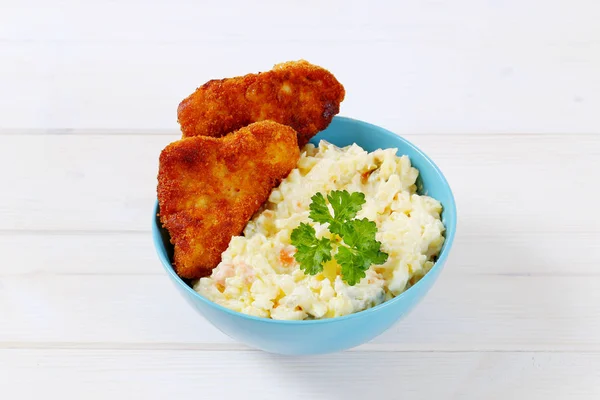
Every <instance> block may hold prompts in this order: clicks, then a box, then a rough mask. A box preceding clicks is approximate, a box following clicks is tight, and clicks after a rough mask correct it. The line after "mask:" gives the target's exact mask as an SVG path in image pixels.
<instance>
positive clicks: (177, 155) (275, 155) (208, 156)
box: [157, 121, 300, 278]
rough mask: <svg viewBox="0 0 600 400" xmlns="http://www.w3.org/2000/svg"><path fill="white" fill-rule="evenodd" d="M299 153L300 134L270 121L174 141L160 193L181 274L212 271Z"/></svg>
mask: <svg viewBox="0 0 600 400" xmlns="http://www.w3.org/2000/svg"><path fill="white" fill-rule="evenodd" d="M299 157H300V151H299V148H298V141H297V136H296V132H295V131H294V130H293V129H292V128H290V127H289V126H286V125H282V124H279V123H276V122H273V121H262V122H256V123H254V124H251V125H249V126H247V127H245V128H242V129H240V130H238V131H237V132H234V133H231V134H229V135H227V136H225V137H222V138H214V137H208V136H197V137H190V138H184V139H181V140H179V141H177V142H173V143H171V144H169V145H168V146H167V147H166V148H165V149H164V150H163V151H162V153H161V154H160V159H159V172H158V190H157V191H158V201H159V205H160V220H161V222H162V224H163V226H164V227H165V228H166V229H167V230H168V231H169V233H170V235H171V243H173V245H174V247H175V255H174V267H175V271H176V272H177V274H178V275H179V276H181V277H184V278H199V277H201V276H205V275H208V274H209V273H210V271H211V269H212V268H214V267H215V266H216V265H217V264H218V263H219V262H220V261H221V253H222V252H223V251H224V250H225V249H227V246H228V245H229V241H230V240H231V237H232V236H235V235H239V234H240V233H241V232H242V230H243V229H244V227H245V226H246V224H247V223H248V221H249V220H250V218H251V217H252V215H253V214H254V213H255V212H256V211H257V210H258V209H259V208H260V206H261V205H262V204H263V203H264V202H265V201H266V200H267V199H268V197H269V195H270V193H271V190H272V189H273V188H274V187H275V186H277V185H278V184H279V182H280V181H281V180H282V179H283V178H285V177H286V176H287V175H288V174H289V172H290V171H291V170H292V169H293V168H294V167H295V166H296V163H297V161H298V158H299Z"/></svg>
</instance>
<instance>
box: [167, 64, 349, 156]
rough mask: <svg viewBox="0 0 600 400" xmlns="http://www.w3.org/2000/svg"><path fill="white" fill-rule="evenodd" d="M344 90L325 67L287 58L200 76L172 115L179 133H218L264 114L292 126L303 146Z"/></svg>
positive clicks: (322, 124) (335, 110)
mask: <svg viewBox="0 0 600 400" xmlns="http://www.w3.org/2000/svg"><path fill="white" fill-rule="evenodd" d="M344 95H345V91H344V87H343V86H342V85H341V84H340V83H339V82H338V81H337V79H336V78H335V76H333V74H331V73H330V72H329V71H327V70H326V69H324V68H321V67H318V66H316V65H312V64H310V63H308V62H307V61H304V60H301V61H291V62H287V63H282V64H277V65H276V66H275V67H274V68H273V69H272V70H271V71H267V72H262V73H259V74H248V75H245V76H240V77H236V78H227V79H220V80H211V81H209V82H206V83H205V84H204V85H202V86H200V87H199V88H198V89H196V91H195V92H194V93H193V94H191V95H190V96H188V97H187V98H186V99H185V100H183V101H182V102H181V103H180V104H179V108H178V109H177V119H178V121H179V124H180V125H181V131H182V132H183V137H190V136H214V137H220V136H223V135H226V134H228V133H229V132H233V131H235V130H237V129H240V128H242V127H244V126H246V125H248V124H250V123H252V122H256V121H263V120H267V119H269V120H273V121H276V122H279V123H281V124H285V125H289V126H291V127H292V128H294V129H295V130H296V132H297V133H298V144H299V145H300V146H303V145H305V144H306V143H307V142H308V141H309V140H310V138H312V137H313V136H314V135H316V134H317V133H318V132H320V131H322V130H323V129H325V128H327V126H328V125H329V123H330V122H331V120H332V118H333V116H334V115H336V114H337V113H339V111H340V103H341V102H342V100H344Z"/></svg>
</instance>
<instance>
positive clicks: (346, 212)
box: [308, 190, 366, 235]
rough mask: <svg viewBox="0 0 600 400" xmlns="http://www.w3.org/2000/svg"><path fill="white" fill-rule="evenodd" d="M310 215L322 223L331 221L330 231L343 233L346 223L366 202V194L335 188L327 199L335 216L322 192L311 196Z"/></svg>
mask: <svg viewBox="0 0 600 400" xmlns="http://www.w3.org/2000/svg"><path fill="white" fill-rule="evenodd" d="M311 200H312V203H311V204H310V207H309V208H310V213H309V215H308V216H309V217H310V219H312V220H313V221H315V222H319V223H321V224H324V223H329V231H330V232H331V233H335V234H338V235H341V232H342V227H343V225H344V223H346V222H348V221H350V220H351V219H352V218H354V217H356V214H357V213H358V212H359V211H360V210H361V208H362V206H363V204H365V202H366V200H365V195H364V194H363V193H360V192H354V193H352V194H350V193H348V191H346V190H334V191H331V192H330V193H329V194H328V195H327V200H328V201H329V204H331V208H333V215H334V216H333V217H332V216H331V213H330V212H329V208H328V207H327V203H325V197H324V196H323V194H321V193H317V194H315V195H314V196H313V197H311Z"/></svg>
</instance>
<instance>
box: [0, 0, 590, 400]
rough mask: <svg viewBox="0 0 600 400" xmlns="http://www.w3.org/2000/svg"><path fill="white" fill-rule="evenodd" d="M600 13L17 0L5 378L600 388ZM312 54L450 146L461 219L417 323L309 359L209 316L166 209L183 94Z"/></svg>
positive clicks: (480, 389) (393, 123)
mask: <svg viewBox="0 0 600 400" xmlns="http://www.w3.org/2000/svg"><path fill="white" fill-rule="evenodd" d="M365 3H368V4H365ZM375 3H376V4H375ZM407 3H408V2H407ZM417 3H418V4H417ZM560 3H562V5H560ZM567 4H568V5H567ZM599 20H600V5H599V4H598V2H597V1H594V0H589V1H570V2H562V1H543V0H537V1H533V0H531V1H517V0H510V1H490V2H482V1H475V0H474V1H466V0H462V1H453V2H447V3H446V2H442V1H428V2H411V4H404V5H401V2H394V1H389V2H375V1H370V2H363V1H342V0H338V1H331V2H319V1H292V2H284V1H269V2H244V1H237V2H233V3H232V2H228V1H219V2H211V4H204V5H202V4H201V2H198V1H190V2H187V3H183V2H167V1H163V2H154V1H135V0H127V1H119V2H116V1H115V2H97V3H90V2H86V3H85V4H84V2H77V1H60V2H54V4H49V2H45V1H42V0H38V1H18V2H17V1H14V0H13V1H2V2H1V9H0V174H1V175H0V176H1V179H0V183H1V186H0V187H1V189H0V254H1V255H2V262H1V263H0V398H2V399H37V398H59V397H58V396H59V395H61V396H62V397H61V398H65V399H107V398H111V399H116V398H118V399H121V398H122V399H134V398H143V399H167V398H177V399H184V398H195V399H234V398H260V399H307V398H326V399H340V400H341V399H355V398H356V399H366V398H371V397H368V396H373V397H372V398H386V399H388V398H389V399H396V398H397V399H409V398H423V399H544V400H547V399H559V398H560V399H598V398H599V397H600V273H599V272H598V271H599V268H600V217H599V213H600V208H599V204H600V203H599V201H600V200H599V195H600V190H599V189H598V187H599V185H600V183H599V179H600V178H599V172H600V25H599V23H598V21H599ZM299 58H305V59H307V60H309V61H311V62H314V63H317V64H320V65H323V66H325V67H327V68H329V69H330V70H331V71H332V72H334V73H335V74H336V75H337V76H338V78H339V80H340V81H341V82H342V83H343V84H344V85H345V87H346V90H347V97H346V100H345V101H344V103H343V106H342V112H341V114H342V115H347V116H351V117H355V118H359V119H364V120H367V121H370V122H373V123H376V124H379V125H383V126H385V127H387V128H389V129H391V130H393V131H395V132H397V133H398V134H401V135H403V136H405V137H407V138H408V139H409V140H411V141H413V142H415V143H416V144H417V145H418V146H420V147H421V148H422V149H423V150H424V151H426V152H427V153H428V154H429V155H431V156H432V157H433V159H434V160H435V161H436V162H437V163H438V164H439V166H440V167H441V168H442V170H443V171H444V172H445V173H446V176H447V178H448V179H449V181H450V183H451V185H452V187H453V189H454V192H455V195H456V199H457V203H458V211H459V229H458V236H457V239H456V242H455V247H454V250H453V253H452V254H451V257H450V260H449V262H448V265H447V268H446V270H445V271H444V272H443V274H442V276H441V278H440V280H439V281H438V283H437V284H436V286H435V287H434V289H433V290H432V292H431V294H430V295H429V296H428V297H427V298H426V299H425V301H424V302H423V303H422V304H421V305H420V306H419V307H418V308H417V309H416V311H415V312H414V313H413V314H411V315H410V316H409V317H408V318H406V319H405V320H404V321H403V322H402V323H400V324H399V325H397V326H396V327H394V328H393V329H391V330H390V331H389V332H387V333H385V334H384V335H383V336H381V337H379V338H377V339H375V340H374V341H373V342H372V343H369V344H367V345H364V346H362V347H359V348H357V349H354V350H352V351H348V352H344V353H340V354H335V355H328V356H319V357H305V358H290V357H279V356H274V355H269V354H265V353H262V352H259V351H254V350H250V349H248V348H245V347H244V346H242V345H240V344H238V343H235V342H233V341H232V340H230V339H228V338H227V337H225V336H224V335H223V334H221V333H220V332H218V331H217V330H216V329H215V328H213V327H212V326H210V325H209V324H208V323H207V322H206V321H204V320H203V319H202V318H201V317H199V316H198V315H196V314H195V313H194V311H192V310H191V309H190V308H189V307H188V306H187V304H185V303H184V301H183V300H182V299H181V298H179V296H178V294H177V293H176V291H175V289H174V288H173V287H172V286H171V283H170V282H169V281H168V279H167V277H166V276H165V273H164V272H163V270H162V267H161V266H160V263H159V261H158V259H157V258H156V256H155V252H154V249H153V247H152V242H151V237H150V221H151V215H152V206H153V201H154V198H155V185H156V180H155V179H156V172H157V158H158V154H159V152H160V150H161V149H162V148H163V147H164V146H165V145H166V144H167V143H169V142H170V141H172V140H175V139H177V137H178V133H177V132H178V126H177V123H176V108H177V105H178V103H179V101H180V100H181V99H183V98H184V97H185V96H187V95H188V94H189V93H190V92H191V91H192V90H193V89H194V88H195V86H197V85H199V84H201V83H202V82H204V81H206V80H208V79H210V78H216V77H225V76H234V75H239V74H243V73H247V72H253V71H260V70H266V69H269V68H270V67H271V66H272V65H273V64H274V63H277V62H281V61H286V60H293V59H299ZM311 396H313V397H311Z"/></svg>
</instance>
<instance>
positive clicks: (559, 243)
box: [0, 230, 600, 277]
mask: <svg viewBox="0 0 600 400" xmlns="http://www.w3.org/2000/svg"><path fill="white" fill-rule="evenodd" d="M566 236H568V239H567V238H566ZM0 254H2V255H3V257H4V258H3V260H4V262H2V263H0V276H2V275H25V276H28V277H33V276H36V275H39V274H42V275H44V276H46V275H64V274H67V275H103V274H104V275H106V274H125V275H127V274H129V275H131V274H134V275H137V276H139V275H147V274H157V275H162V274H163V273H164V272H163V269H162V267H161V265H160V263H159V261H158V258H157V257H156V252H155V249H154V247H153V244H152V237H151V236H150V233H149V232H141V233H127V232H125V233H122V232H82V231H80V232H44V231H40V232H12V231H11V232H5V233H0ZM597 260H600V246H598V234H597V233H577V232H575V233H568V234H565V233H562V232H533V233H531V232H522V231H506V232H488V233H486V234H474V233H469V232H468V231H467V232H463V230H460V231H459V233H458V235H457V237H456V241H455V244H454V248H453V250H452V253H451V256H450V260H449V261H448V268H449V270H450V271H451V273H452V275H454V276H458V275H464V274H466V275H504V276H600V271H599V270H598V262H597Z"/></svg>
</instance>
